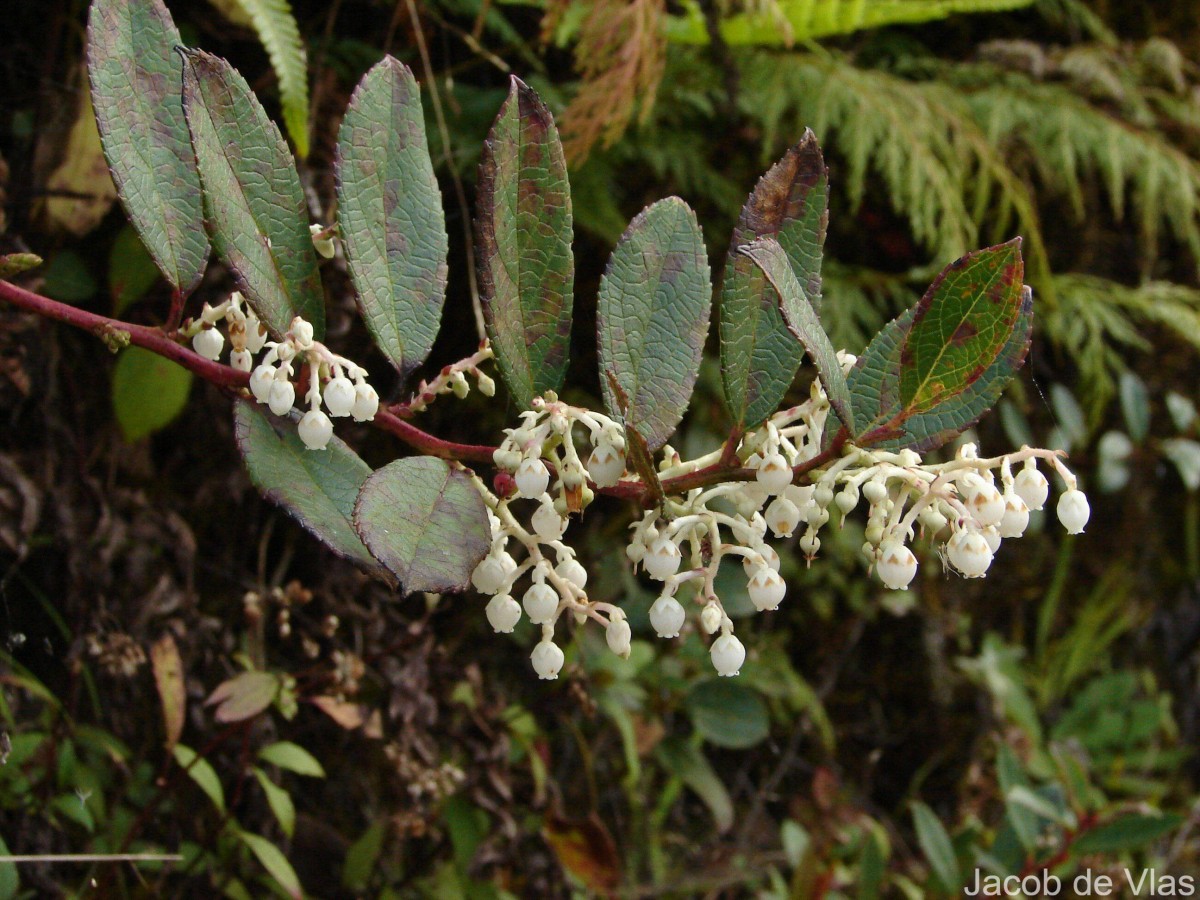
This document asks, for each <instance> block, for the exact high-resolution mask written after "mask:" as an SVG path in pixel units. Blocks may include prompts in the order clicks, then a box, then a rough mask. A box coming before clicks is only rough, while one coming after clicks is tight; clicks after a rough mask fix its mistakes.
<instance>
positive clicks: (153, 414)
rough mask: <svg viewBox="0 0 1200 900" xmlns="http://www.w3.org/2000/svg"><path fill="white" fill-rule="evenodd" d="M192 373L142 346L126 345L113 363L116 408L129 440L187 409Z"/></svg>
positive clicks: (161, 425) (139, 438)
mask: <svg viewBox="0 0 1200 900" xmlns="http://www.w3.org/2000/svg"><path fill="white" fill-rule="evenodd" d="M191 389H192V373H191V372H189V371H188V370H187V369H185V368H184V367H183V366H181V365H179V364H178V363H174V362H171V360H169V359H164V358H163V357H161V356H159V355H158V354H157V353H154V352H152V351H150V350H146V349H143V348H142V347H126V348H125V349H124V350H122V351H121V355H120V356H118V357H117V364H116V365H115V366H114V367H113V381H112V398H113V412H114V413H115V414H116V417H117V424H118V425H120V426H121V434H122V436H123V437H124V438H125V441H126V443H130V444H132V443H133V442H134V441H137V440H141V439H142V438H144V437H145V436H146V435H148V434H153V433H154V432H156V431H158V430H159V429H160V428H165V427H166V426H167V425H169V424H170V423H171V422H173V421H174V420H175V417H176V416H178V415H179V414H180V413H181V412H183V408H184V407H185V406H186V405H187V399H188V393H189V392H190V391H191Z"/></svg>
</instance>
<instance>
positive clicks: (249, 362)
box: [229, 350, 254, 372]
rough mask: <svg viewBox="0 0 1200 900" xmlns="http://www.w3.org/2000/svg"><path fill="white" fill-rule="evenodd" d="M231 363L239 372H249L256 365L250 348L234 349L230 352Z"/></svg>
mask: <svg viewBox="0 0 1200 900" xmlns="http://www.w3.org/2000/svg"><path fill="white" fill-rule="evenodd" d="M229 364H230V365H231V366H233V367H234V368H235V369H237V370H238V371H239V372H249V371H250V370H251V369H252V368H253V367H254V357H253V356H251V355H250V351H249V350H234V351H233V352H232V353H230V354H229Z"/></svg>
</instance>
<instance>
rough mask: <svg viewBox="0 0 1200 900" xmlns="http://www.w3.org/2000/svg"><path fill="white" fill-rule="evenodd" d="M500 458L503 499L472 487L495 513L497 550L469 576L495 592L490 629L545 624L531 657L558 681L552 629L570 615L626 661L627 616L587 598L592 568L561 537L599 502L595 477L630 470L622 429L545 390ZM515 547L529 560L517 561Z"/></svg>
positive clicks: (607, 478) (602, 481) (600, 479)
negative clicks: (583, 441) (582, 437)
mask: <svg viewBox="0 0 1200 900" xmlns="http://www.w3.org/2000/svg"><path fill="white" fill-rule="evenodd" d="M576 426H582V427H583V428H584V429H585V430H586V431H587V432H588V437H589V442H590V444H591V448H592V449H591V453H590V455H589V456H588V458H587V462H586V464H585V463H584V461H583V460H582V459H581V458H580V455H579V452H578V450H577V449H576V446H575V440H574V434H573V432H574V431H575V430H576ZM494 459H495V463H496V466H497V468H498V469H500V471H501V472H503V473H505V475H504V477H503V478H501V479H498V480H499V481H500V482H501V487H500V488H499V491H498V493H493V492H492V491H491V490H489V489H488V488H487V487H486V486H485V485H484V484H483V482H482V481H480V480H478V479H475V482H474V483H475V486H476V488H477V489H478V490H479V492H480V494H481V495H482V496H483V498H484V502H485V503H486V505H487V507H488V518H489V520H490V521H491V526H492V548H491V552H490V553H489V554H488V555H487V556H486V557H484V559H483V561H482V562H480V563H479V565H478V566H476V568H475V571H474V572H473V573H472V575H471V582H472V584H473V585H474V586H475V587H476V589H478V590H479V591H480V592H482V593H484V594H491V595H492V599H491V600H490V601H489V602H488V605H487V617H488V621H489V622H490V623H491V625H492V627H493V628H494V629H495V630H496V631H498V632H510V631H512V630H513V628H515V627H516V624H517V622H519V621H520V619H521V616H522V614H524V615H525V616H527V617H528V618H529V621H530V622H531V623H532V624H534V625H540V626H541V627H542V639H541V641H540V642H539V643H538V644H537V646H536V647H535V648H534V650H533V654H532V656H531V659H532V661H533V667H534V669H535V670H536V671H537V673H538V675H539V676H541V677H542V678H556V677H557V676H558V672H559V670H560V669H561V668H562V665H563V651H562V649H561V648H560V647H559V646H558V645H557V644H555V643H554V627H555V623H556V622H557V621H558V617H559V616H560V615H561V614H562V613H563V612H566V611H570V612H572V613H574V614H575V616H576V618H577V619H578V620H579V621H580V622H583V621H586V620H587V619H589V618H591V619H594V620H595V621H597V622H599V623H600V624H602V625H603V626H604V628H605V634H606V636H607V639H608V646H609V647H610V648H611V649H612V651H613V652H614V653H617V654H619V655H622V656H628V654H629V651H630V640H631V638H632V634H631V631H630V628H629V622H628V621H627V620H626V618H625V613H624V612H623V611H622V610H621V609H620V607H617V606H614V605H612V604H609V603H599V602H593V601H590V600H589V599H588V596H587V590H586V588H587V579H588V574H587V570H586V569H585V568H584V567H583V566H582V565H581V564H580V563H579V561H578V560H576V559H575V552H574V551H573V550H572V549H571V548H570V547H569V546H567V544H565V543H564V542H563V539H562V538H563V534H564V532H565V531H566V529H567V525H568V522H569V516H570V514H571V513H577V512H581V511H582V510H583V509H585V508H586V507H587V506H588V504H590V503H591V501H592V499H593V496H594V492H593V488H592V486H591V485H589V483H588V482H589V478H590V479H591V482H592V485H595V486H596V487H607V486H611V485H614V484H616V483H617V482H618V481H619V480H620V479H621V476H622V475H623V474H624V472H625V439H624V434H623V431H622V429H621V427H620V425H618V424H617V423H616V422H614V421H612V420H611V419H609V418H608V417H606V416H604V415H602V414H600V413H596V412H592V411H590V410H586V409H579V408H577V407H572V406H569V405H568V404H566V403H563V402H561V401H559V400H558V398H557V397H556V396H555V395H554V394H553V393H548V394H547V395H546V396H545V397H544V398H538V399H536V400H535V401H534V409H532V410H530V411H528V412H526V413H523V414H522V416H521V425H520V426H519V427H517V428H513V429H509V430H508V432H507V437H506V438H505V440H504V442H503V443H502V444H501V445H500V447H499V448H497V450H496V452H495V456H494ZM547 463H549V465H547ZM551 470H553V472H554V477H553V485H552V484H551V480H552V479H551ZM527 501H532V502H527ZM530 506H532V507H533V508H532V510H528V508H529V507H530ZM514 508H515V509H517V510H520V511H521V512H522V517H523V518H524V520H525V524H522V522H521V521H518V519H517V516H516V514H515V512H514ZM527 510H528V512H527ZM510 546H511V547H512V549H513V550H516V551H517V552H518V554H519V555H521V556H522V559H521V561H520V562H518V561H517V559H516V558H515V557H514V556H513V555H512V553H511V552H510ZM526 576H527V582H528V583H527V586H526V587H525V589H524V591H523V592H522V593H521V602H520V603H518V602H517V600H516V598H515V595H516V594H517V592H518V588H517V584H518V582H522V580H523V579H526Z"/></svg>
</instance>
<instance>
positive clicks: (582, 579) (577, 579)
mask: <svg viewBox="0 0 1200 900" xmlns="http://www.w3.org/2000/svg"><path fill="white" fill-rule="evenodd" d="M554 571H555V572H556V573H558V577H559V578H562V579H563V580H564V581H569V582H571V584H573V585H575V587H577V588H579V589H580V590H581V591H582V590H583V589H584V588H585V587H587V580H588V573H587V569H585V568H584V567H583V566H582V565H580V563H579V561H578V560H576V559H571V558H567V559H564V560H563V561H562V562H560V563H559V564H558V565H557V566H555V567H554Z"/></svg>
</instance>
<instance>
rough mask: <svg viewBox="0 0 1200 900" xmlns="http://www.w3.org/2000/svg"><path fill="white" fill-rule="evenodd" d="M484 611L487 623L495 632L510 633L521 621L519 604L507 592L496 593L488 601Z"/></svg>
mask: <svg viewBox="0 0 1200 900" xmlns="http://www.w3.org/2000/svg"><path fill="white" fill-rule="evenodd" d="M484 611H485V612H486V613H487V620H488V624H489V625H491V626H492V628H493V629H495V631H496V633H497V634H511V633H512V630H513V629H514V628H516V627H517V623H518V622H520V621H521V604H520V603H518V602H517V601H516V600H514V599H513V598H512V597H511V596H510V595H509V594H497V595H496V596H495V597H493V598H492V599H491V600H489V601H488V605H487V607H486V609H485V610H484Z"/></svg>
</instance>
